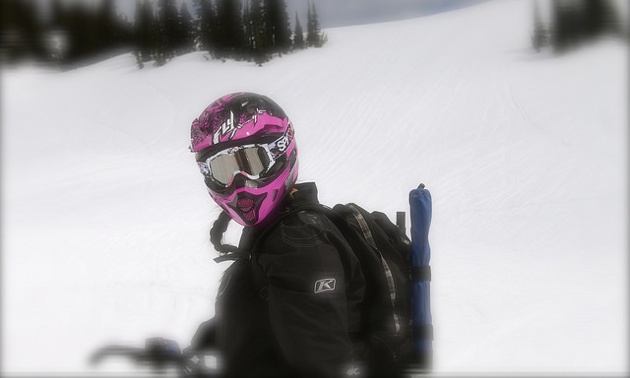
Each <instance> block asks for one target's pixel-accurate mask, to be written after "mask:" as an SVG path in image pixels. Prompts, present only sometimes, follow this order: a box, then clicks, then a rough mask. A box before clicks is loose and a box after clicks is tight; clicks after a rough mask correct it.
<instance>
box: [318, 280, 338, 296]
mask: <svg viewBox="0 0 630 378" xmlns="http://www.w3.org/2000/svg"><path fill="white" fill-rule="evenodd" d="M335 286H337V280H336V279H334V278H324V279H322V280H318V281H316V282H315V294H319V293H323V292H325V291H333V290H335Z"/></svg>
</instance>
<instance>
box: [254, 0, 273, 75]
mask: <svg viewBox="0 0 630 378" xmlns="http://www.w3.org/2000/svg"><path fill="white" fill-rule="evenodd" d="M249 20H250V21H249V22H250V27H249V30H250V36H249V38H250V46H251V50H250V51H251V54H252V56H253V58H254V62H256V63H257V64H258V65H262V64H263V63H265V62H267V61H269V54H268V44H267V42H268V41H267V38H266V36H267V33H266V30H265V26H266V25H265V20H264V14H263V7H262V4H261V0H251V3H250V8H249Z"/></svg>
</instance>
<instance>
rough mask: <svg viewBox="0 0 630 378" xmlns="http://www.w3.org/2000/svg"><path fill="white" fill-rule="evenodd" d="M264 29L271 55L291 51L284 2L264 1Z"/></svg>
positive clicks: (289, 32)
mask: <svg viewBox="0 0 630 378" xmlns="http://www.w3.org/2000/svg"><path fill="white" fill-rule="evenodd" d="M264 18H265V29H266V34H267V38H266V40H267V43H268V44H269V46H270V48H271V52H272V53H283V52H284V53H286V52H288V51H289V50H290V49H291V27H290V25H289V16H288V15H287V5H286V3H285V1H284V0H265V7H264Z"/></svg>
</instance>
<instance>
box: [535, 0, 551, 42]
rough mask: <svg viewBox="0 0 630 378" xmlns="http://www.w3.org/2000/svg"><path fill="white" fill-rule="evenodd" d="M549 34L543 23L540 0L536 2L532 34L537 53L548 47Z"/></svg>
mask: <svg viewBox="0 0 630 378" xmlns="http://www.w3.org/2000/svg"><path fill="white" fill-rule="evenodd" d="M548 39H549V32H548V30H547V27H546V26H545V24H544V23H543V21H542V16H541V14H540V7H539V5H538V0H535V1H534V32H533V33H532V45H533V47H534V49H535V50H536V52H539V51H540V49H541V48H543V47H544V46H546V45H547V43H548V42H549V41H548Z"/></svg>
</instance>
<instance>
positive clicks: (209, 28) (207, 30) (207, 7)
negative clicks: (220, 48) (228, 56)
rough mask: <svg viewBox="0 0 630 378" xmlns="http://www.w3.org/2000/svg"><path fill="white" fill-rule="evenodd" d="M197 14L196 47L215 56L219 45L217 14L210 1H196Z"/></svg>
mask: <svg viewBox="0 0 630 378" xmlns="http://www.w3.org/2000/svg"><path fill="white" fill-rule="evenodd" d="M195 7H196V13H197V14H198V15H199V19H198V26H197V37H196V45H197V46H198V49H200V50H202V51H208V52H210V53H211V54H214V49H216V45H217V34H218V25H217V14H216V9H215V7H214V5H213V4H212V2H211V1H210V0H195Z"/></svg>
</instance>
